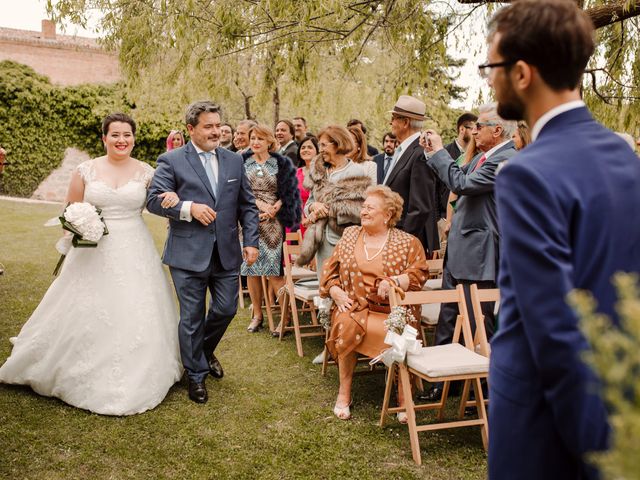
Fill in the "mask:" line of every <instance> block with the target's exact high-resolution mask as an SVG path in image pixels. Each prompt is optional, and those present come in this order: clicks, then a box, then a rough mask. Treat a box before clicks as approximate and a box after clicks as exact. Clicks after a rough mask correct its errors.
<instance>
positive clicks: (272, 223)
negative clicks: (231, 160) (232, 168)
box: [240, 157, 284, 277]
mask: <svg viewBox="0 0 640 480" xmlns="http://www.w3.org/2000/svg"><path fill="white" fill-rule="evenodd" d="M244 168H245V171H246V172H247V178H248V179H249V184H250V185H251V189H252V190H253V194H254V195H255V197H256V200H260V201H262V202H265V203H268V204H270V205H273V204H274V203H275V202H277V201H278V161H277V160H276V159H275V158H274V157H269V159H268V160H267V161H266V162H265V163H263V164H260V163H258V162H257V161H256V159H255V157H251V158H249V159H247V160H246V161H245V163H244ZM258 231H259V234H260V240H259V243H258V260H256V262H255V263H254V264H253V265H251V266H247V264H246V263H243V264H242V267H241V268H240V273H241V275H244V276H249V277H257V276H260V275H268V276H280V275H282V242H283V240H284V228H283V226H282V224H281V223H280V221H279V220H278V219H277V218H268V219H265V220H261V221H260V225H259V228H258Z"/></svg>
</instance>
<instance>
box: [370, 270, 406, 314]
mask: <svg viewBox="0 0 640 480" xmlns="http://www.w3.org/2000/svg"><path fill="white" fill-rule="evenodd" d="M383 280H387V281H388V282H389V284H390V285H391V288H393V289H394V290H395V291H396V293H397V294H398V295H399V296H400V298H404V296H405V295H404V290H402V289H401V288H400V287H399V286H398V285H397V284H396V282H394V281H393V280H392V279H391V278H389V277H378V278H376V281H375V282H374V284H373V288H372V289H371V290H370V291H369V293H368V294H367V296H366V300H367V305H368V306H369V311H370V312H376V313H384V314H387V315H388V314H390V313H391V305H390V304H389V296H387V297H384V298H383V297H381V296H380V295H378V286H379V285H380V282H381V281H383Z"/></svg>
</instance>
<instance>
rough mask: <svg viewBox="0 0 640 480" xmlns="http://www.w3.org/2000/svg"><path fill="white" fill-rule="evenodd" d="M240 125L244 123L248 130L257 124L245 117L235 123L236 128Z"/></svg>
mask: <svg viewBox="0 0 640 480" xmlns="http://www.w3.org/2000/svg"><path fill="white" fill-rule="evenodd" d="M240 125H246V126H247V127H249V130H251V129H252V128H253V127H255V126H256V125H258V124H257V123H256V122H254V121H253V120H248V119H246V120H240V121H239V122H238V124H237V125H236V128H238V127H239V126H240Z"/></svg>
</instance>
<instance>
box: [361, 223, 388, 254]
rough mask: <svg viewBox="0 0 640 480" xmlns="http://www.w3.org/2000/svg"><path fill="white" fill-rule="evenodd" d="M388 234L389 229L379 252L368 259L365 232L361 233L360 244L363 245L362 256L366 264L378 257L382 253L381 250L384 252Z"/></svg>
mask: <svg viewBox="0 0 640 480" xmlns="http://www.w3.org/2000/svg"><path fill="white" fill-rule="evenodd" d="M390 233H391V229H388V230H387V238H385V239H384V243H383V244H382V246H381V247H380V250H378V251H377V252H376V254H375V255H373V256H372V257H369V252H368V251H367V232H363V237H362V242H363V243H364V256H365V257H366V259H367V261H368V262H370V261H371V260H373V259H374V258H376V257H377V256H378V255H380V254H381V253H382V250H384V247H385V245H386V244H387V242H388V241H389V235H390Z"/></svg>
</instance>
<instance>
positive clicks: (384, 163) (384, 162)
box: [372, 132, 397, 185]
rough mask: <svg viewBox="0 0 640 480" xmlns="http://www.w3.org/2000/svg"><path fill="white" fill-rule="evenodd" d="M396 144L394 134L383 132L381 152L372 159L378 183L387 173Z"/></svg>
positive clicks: (380, 182)
mask: <svg viewBox="0 0 640 480" xmlns="http://www.w3.org/2000/svg"><path fill="white" fill-rule="evenodd" d="M396 146H397V141H396V136H395V135H394V134H393V133H391V132H387V133H385V134H384V137H383V138H382V153H379V154H377V155H376V156H374V157H373V159H372V160H373V161H374V162H376V167H377V168H376V179H377V180H376V182H377V183H378V185H380V184H382V181H383V180H384V177H385V176H386V175H387V170H389V167H390V166H391V162H392V161H393V154H394V152H395V151H396Z"/></svg>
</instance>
